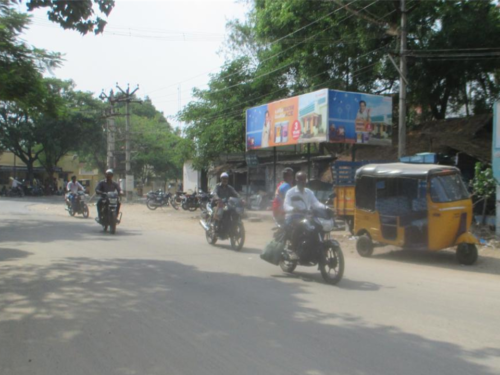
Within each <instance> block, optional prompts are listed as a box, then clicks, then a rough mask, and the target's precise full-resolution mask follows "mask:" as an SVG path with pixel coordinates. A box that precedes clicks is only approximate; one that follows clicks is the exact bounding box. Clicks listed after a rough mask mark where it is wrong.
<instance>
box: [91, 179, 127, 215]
mask: <svg viewBox="0 0 500 375" xmlns="http://www.w3.org/2000/svg"><path fill="white" fill-rule="evenodd" d="M115 190H116V191H117V192H118V194H121V189H120V184H118V183H117V182H114V181H113V170H112V169H108V170H107V171H106V179H104V180H102V181H101V182H99V183H98V184H97V186H96V188H95V192H96V194H99V195H102V194H105V193H110V192H113V191H115ZM103 201H104V200H103V198H102V197H101V198H99V200H98V201H97V215H98V217H99V221H98V222H99V224H101V221H102V220H101V219H102V205H103V203H104V202H103ZM120 205H121V204H120V202H118V207H117V211H116V214H117V215H118V214H119V213H120Z"/></svg>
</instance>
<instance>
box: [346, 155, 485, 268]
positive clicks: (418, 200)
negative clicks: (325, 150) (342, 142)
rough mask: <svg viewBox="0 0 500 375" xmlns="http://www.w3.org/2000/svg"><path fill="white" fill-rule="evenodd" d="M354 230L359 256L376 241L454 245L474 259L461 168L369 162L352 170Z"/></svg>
mask: <svg viewBox="0 0 500 375" xmlns="http://www.w3.org/2000/svg"><path fill="white" fill-rule="evenodd" d="M355 201H356V208H355V217H354V233H355V234H356V235H357V236H358V240H357V243H356V248H357V251H358V253H359V254H360V255H361V256H363V257H369V256H371V255H372V253H373V249H374V246H375V245H394V246H398V247H401V248H405V249H425V250H431V251H438V250H442V249H445V248H449V247H452V246H457V252H456V255H457V260H458V262H459V263H461V264H466V265H470V264H473V263H475V262H476V260H477V256H478V254H477V247H476V244H477V242H478V241H477V239H476V237H475V236H474V235H472V234H471V233H470V232H469V228H470V226H471V223H472V201H471V199H470V195H469V193H468V191H467V188H466V187H465V185H464V183H463V181H462V178H461V174H460V171H459V170H458V169H457V168H455V167H449V166H444V165H434V164H405V163H392V164H368V165H365V166H363V167H361V168H360V169H358V171H357V172H356V187H355Z"/></svg>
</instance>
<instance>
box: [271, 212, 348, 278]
mask: <svg viewBox="0 0 500 375" xmlns="http://www.w3.org/2000/svg"><path fill="white" fill-rule="evenodd" d="M302 215H303V217H302V218H301V219H300V220H297V222H296V223H295V224H292V225H290V227H289V228H285V227H283V226H279V227H278V228H277V231H276V232H275V234H274V239H275V241H276V242H277V243H282V244H283V245H284V246H283V250H282V251H281V257H280V258H279V266H280V267H281V269H282V270H283V271H284V272H287V273H291V272H293V271H294V270H295V268H296V267H297V265H301V266H308V267H311V266H316V265H317V266H318V269H319V270H320V272H321V276H322V277H323V279H324V280H325V281H326V282H327V283H328V284H332V285H335V284H337V283H338V282H339V281H340V280H341V279H342V276H343V275H344V267H345V264H344V254H343V253H342V249H341V248H340V244H339V243H338V242H337V241H335V240H334V239H331V238H330V232H331V231H332V230H333V227H334V220H333V211H331V210H330V209H314V210H312V211H310V212H308V213H303V214H302ZM262 258H263V259H264V257H262Z"/></svg>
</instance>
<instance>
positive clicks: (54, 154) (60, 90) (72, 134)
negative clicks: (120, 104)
mask: <svg viewBox="0 0 500 375" xmlns="http://www.w3.org/2000/svg"><path fill="white" fill-rule="evenodd" d="M46 85H47V91H48V92H49V99H48V100H50V101H51V102H53V104H52V106H53V107H55V108H57V111H56V112H55V113H53V114H51V113H41V114H40V115H39V116H37V117H36V118H35V120H34V121H35V123H36V125H37V127H38V128H39V129H43V131H40V134H41V135H40V138H39V139H38V143H39V148H41V149H42V150H43V152H42V153H41V154H40V157H39V161H40V164H42V166H43V167H44V168H45V170H46V171H47V174H48V175H49V177H52V175H53V173H54V170H55V168H56V166H57V164H58V162H59V161H60V160H61V158H62V157H63V156H64V155H66V154H67V153H68V152H70V151H77V150H78V148H79V147H81V146H80V144H82V143H83V144H84V143H86V142H87V141H86V139H87V138H88V137H90V138H92V135H93V134H94V133H99V132H102V128H101V124H100V123H101V103H100V102H99V101H98V100H97V99H95V98H93V96H92V94H91V93H85V92H81V91H75V90H74V83H73V82H72V81H61V80H57V79H46Z"/></svg>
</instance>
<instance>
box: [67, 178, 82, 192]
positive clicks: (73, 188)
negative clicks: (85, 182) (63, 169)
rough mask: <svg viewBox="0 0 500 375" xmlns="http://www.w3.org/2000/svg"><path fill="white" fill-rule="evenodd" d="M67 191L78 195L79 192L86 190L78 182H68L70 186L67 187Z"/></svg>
mask: <svg viewBox="0 0 500 375" xmlns="http://www.w3.org/2000/svg"><path fill="white" fill-rule="evenodd" d="M66 190H67V191H68V192H70V193H71V194H77V193H78V190H82V191H83V190H85V189H84V188H83V186H82V185H81V184H80V183H79V182H78V181H75V182H73V181H70V182H68V185H67V186H66Z"/></svg>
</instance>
